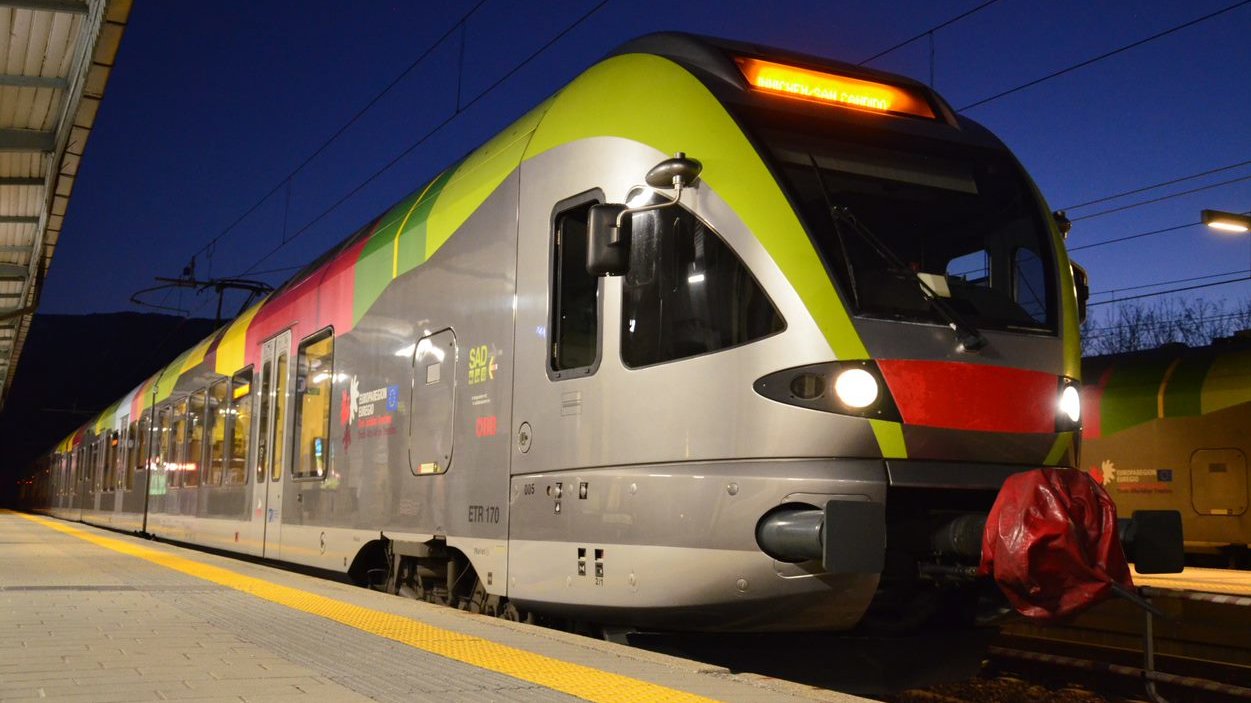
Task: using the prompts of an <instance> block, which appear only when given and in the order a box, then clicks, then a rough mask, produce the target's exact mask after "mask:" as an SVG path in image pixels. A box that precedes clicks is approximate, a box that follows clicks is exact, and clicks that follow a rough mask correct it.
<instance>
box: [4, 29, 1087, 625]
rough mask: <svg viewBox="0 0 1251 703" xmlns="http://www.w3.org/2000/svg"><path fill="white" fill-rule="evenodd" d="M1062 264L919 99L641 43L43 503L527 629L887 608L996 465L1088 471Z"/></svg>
mask: <svg viewBox="0 0 1251 703" xmlns="http://www.w3.org/2000/svg"><path fill="white" fill-rule="evenodd" d="M1075 275H1076V274H1075V270H1074V268H1073V267H1072V265H1071V263H1070V261H1069V259H1068V256H1067V254H1066V251H1065V247H1064V237H1063V234H1062V232H1061V230H1060V228H1059V226H1058V221H1057V218H1056V217H1055V216H1054V215H1053V213H1051V212H1050V211H1049V210H1048V208H1047V205H1046V203H1045V201H1044V200H1043V198H1042V196H1041V194H1040V193H1039V190H1038V188H1037V187H1036V186H1035V184H1034V183H1033V182H1032V181H1031V179H1030V178H1029V176H1028V175H1027V173H1026V172H1025V170H1024V168H1023V167H1022V166H1021V164H1020V163H1019V162H1018V160H1017V159H1016V158H1015V157H1014V156H1013V155H1012V153H1011V152H1010V151H1009V149H1008V148H1007V147H1006V146H1005V145H1004V144H1003V143H1002V142H1001V141H1000V140H999V139H998V138H996V137H995V136H994V135H993V134H991V132H990V131H988V130H987V129H986V128H984V127H982V126H981V125H979V124H977V123H976V122H974V121H972V120H970V119H968V118H967V117H964V116H961V115H958V114H956V113H955V111H954V110H952V109H951V107H950V106H949V105H948V103H947V102H945V101H944V100H943V99H942V98H941V97H940V96H939V95H938V94H937V93H936V92H934V91H933V90H932V89H931V88H930V87H928V86H926V85H924V84H922V83H919V82H917V81H914V80H911V79H908V78H904V77H901V76H897V75H892V74H889V73H884V72H879V71H875V70H871V69H867V68H863V67H860V66H854V65H850V64H846V63H840V62H835V61H831V60H828V59H823V58H816V57H812V56H806V55H802V54H797V53H794V52H789V51H784V50H778V49H770V48H764V47H760V46H756V45H751V44H745V43H738V42H732V41H725V40H720V39H714V38H708V37H699V36H693V35H686V34H672V33H665V34H658V35H649V36H646V37H642V38H639V39H635V40H633V41H631V42H629V43H627V44H625V45H623V46H622V47H620V48H619V49H617V50H616V51H614V52H612V53H610V54H609V55H608V56H607V57H606V58H604V59H603V60H601V61H599V62H598V63H596V64H594V65H593V66H592V67H590V68H589V69H587V70H585V71H584V72H583V73H581V74H580V75H578V76H577V77H576V78H575V79H573V80H572V81H571V82H570V83H569V84H567V85H566V86H565V87H563V88H562V89H560V90H559V91H558V92H556V93H555V94H554V95H553V96H551V97H550V98H549V99H547V100H546V101H544V102H542V103H541V104H540V105H538V106H537V107H536V108H534V109H533V110H532V111H530V112H529V113H527V114H525V115H524V116H522V117H521V118H519V119H518V120H517V121H516V122H515V123H513V124H512V125H511V126H509V127H508V128H506V129H504V130H503V131H502V132H500V133H499V134H498V135H497V136H495V137H493V138H492V139H491V140H489V141H487V142H486V143H485V144H483V145H482V146H481V147H479V148H477V149H476V150H474V151H472V152H471V153H470V154H469V155H468V156H466V157H465V158H463V159H462V160H460V161H458V162H457V163H455V164H453V165H452V166H450V167H448V168H447V169H445V170H444V171H442V172H441V173H439V174H438V175H437V176H436V177H434V178H433V179H432V180H431V181H430V182H428V183H425V184H424V185H422V186H421V187H420V188H417V189H416V190H415V191H414V192H413V193H412V194H411V195H410V196H409V197H407V198H405V199H404V200H402V201H401V202H399V203H398V204H397V205H395V206H394V207H392V208H390V209H389V210H388V211H386V212H385V213H384V214H382V215H381V216H380V217H378V218H376V219H374V220H373V221H371V222H369V223H368V224H367V225H366V226H364V227H363V228H361V229H360V230H359V231H357V232H355V233H353V234H351V235H350V236H348V237H347V238H346V239H345V240H343V242H342V243H341V244H340V245H338V246H336V247H334V248H333V249H332V250H330V251H328V252H327V253H325V254H324V255H323V256H321V257H320V258H319V259H317V260H316V261H314V262H313V263H311V264H310V265H309V266H308V267H307V268H306V269H304V270H302V271H301V272H300V273H298V274H297V275H295V276H294V277H293V278H292V279H291V280H290V281H288V282H287V283H286V284H284V285H283V286H282V287H280V288H279V289H278V290H276V291H275V292H274V293H272V294H271V295H269V296H268V297H266V298H265V299H264V300H262V301H260V302H258V303H257V304H255V305H254V306H252V307H251V308H250V309H248V310H247V311H246V312H244V313H243V314H242V315H240V316H239V317H238V318H237V319H235V320H234V321H233V322H230V323H229V324H227V325H225V326H224V327H223V328H222V329H220V330H219V331H218V332H216V333H214V334H213V335H211V336H210V337H209V338H207V339H205V340H203V341H202V342H200V343H199V344H198V345H196V346H195V347H193V348H191V349H188V350H186V351H185V352H184V353H183V354H181V355H180V356H179V357H177V358H176V359H174V360H173V361H172V362H171V363H170V364H168V365H167V366H165V367H164V368H163V369H161V370H160V371H159V372H157V373H155V374H154V375H153V376H152V377H151V378H149V379H148V380H147V381H146V382H144V383H143V384H141V385H140V386H139V387H137V388H135V389H134V390H133V391H132V392H131V393H129V394H127V395H126V396H125V397H122V398H120V399H118V401H117V402H116V403H115V404H114V405H113V406H112V407H110V408H108V409H107V410H105V411H104V412H103V413H101V414H100V415H99V416H98V417H96V418H95V419H93V420H92V421H90V422H88V423H86V424H85V425H84V426H82V427H81V428H79V429H78V430H77V431H76V432H74V433H73V434H72V435H71V436H69V437H67V438H65V440H64V441H62V442H61V443H60V444H59V445H57V446H56V447H55V449H54V450H53V451H51V452H50V453H49V454H48V456H47V457H46V459H45V460H44V467H43V469H42V470H41V471H40V472H38V473H37V474H36V476H35V477H34V478H33V479H32V482H31V486H30V490H29V495H31V496H32V497H33V500H34V501H35V502H37V503H39V507H40V509H42V510H44V511H46V512H48V513H50V514H52V515H54V516H58V517H62V518H66V519H71V520H81V521H83V522H87V523H91V524H94V525H100V526H104V527H109V528H114V529H118V530H127V531H135V532H141V533H144V534H148V535H152V536H155V537H157V538H161V539H167V540H171V541H177V542H182V543H189V544H193V545H199V546H203V547H206V548H212V549H217V550H225V551H229V552H234V553H239V554H245V555H252V556H254V557H260V558H264V559H269V560H275V561H279V562H286V563H291V564H297V565H302V566H305V567H310V568H315V569H320V570H324V571H330V572H336V573H339V574H344V575H346V577H347V578H351V579H352V580H353V581H355V582H356V583H359V584H361V585H365V586H369V587H373V588H378V589H383V590H387V591H390V592H395V593H400V594H404V595H407V596H410V597H414V598H419V599H423V600H427V601H432V602H438V603H446V604H452V605H457V606H459V607H464V608H469V609H471V610H475V611H477V612H483V613H488V614H494V615H498V616H500V617H505V618H510V619H517V620H527V619H531V618H533V617H535V616H540V617H546V618H560V619H564V620H566V621H570V622H591V623H600V624H604V625H606V626H612V627H622V628H631V627H632V628H660V629H684V630H704V631H766V630H814V629H820V630H845V629H849V628H853V627H856V626H857V625H858V624H861V623H862V622H864V621H867V620H868V619H870V618H878V619H880V620H881V621H883V622H889V621H890V619H891V618H892V617H898V616H900V614H903V613H912V612H918V609H920V610H924V608H923V607H921V605H919V604H933V603H940V602H943V599H944V598H945V596H943V595H942V594H938V595H936V593H938V592H940V591H941V592H942V593H951V592H958V593H966V592H969V590H970V589H974V588H975V587H974V586H972V585H969V583H965V581H966V580H967V581H968V582H970V583H971V582H973V581H975V579H973V578H972V576H971V572H972V571H973V567H975V566H976V564H977V563H978V558H979V555H980V539H981V532H980V530H981V523H979V522H978V521H977V517H978V516H981V518H983V519H984V518H985V515H986V514H987V512H988V510H989V509H990V507H991V505H992V503H993V501H994V500H995V497H996V495H997V492H998V491H999V489H1000V487H1001V486H1002V485H1003V483H1004V481H1005V479H1006V478H1007V477H1009V476H1011V475H1013V474H1016V473H1018V472H1021V471H1023V470H1027V469H1034V468H1037V467H1056V468H1058V469H1064V470H1077V448H1078V441H1079V428H1080V407H1079V406H1078V403H1077V399H1078V393H1079V389H1080V384H1079V382H1078V379H1079V377H1080V370H1081V369H1080V351H1079V350H1080V346H1079V339H1078V326H1079V315H1080V304H1081V302H1082V301H1081V300H1079V292H1078V288H1079V287H1078V285H1077V284H1076V283H1075ZM969 516H973V518H974V519H973V520H969V519H968V518H969ZM927 567H933V568H927ZM926 573H929V574H935V573H939V574H945V576H943V577H942V578H926V577H924V574H926ZM965 576H967V577H968V578H967V579H964V577H965ZM939 581H941V582H943V583H942V584H939V583H938V582H939ZM953 582H956V583H954V585H953ZM934 607H936V606H934ZM934 607H931V610H933V609H934Z"/></svg>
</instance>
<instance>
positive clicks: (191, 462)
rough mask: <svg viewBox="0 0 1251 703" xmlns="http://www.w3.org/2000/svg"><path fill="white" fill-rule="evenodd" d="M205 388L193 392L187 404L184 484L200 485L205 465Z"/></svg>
mask: <svg viewBox="0 0 1251 703" xmlns="http://www.w3.org/2000/svg"><path fill="white" fill-rule="evenodd" d="M204 396H205V391H204V389H200V390H198V391H196V392H195V393H192V394H191V398H190V399H189V402H188V404H187V456H186V458H185V459H184V460H183V472H182V475H183V485H185V486H198V485H199V484H200V472H201V471H202V470H203V468H204V465H203V461H204Z"/></svg>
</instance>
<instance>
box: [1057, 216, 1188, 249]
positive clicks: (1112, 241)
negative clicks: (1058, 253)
mask: <svg viewBox="0 0 1251 703" xmlns="http://www.w3.org/2000/svg"><path fill="white" fill-rule="evenodd" d="M1201 224H1203V223H1202V222H1187V223H1186V224H1183V225H1173V226H1172V227H1162V228H1160V229H1153V230H1149V231H1147V232H1138V233H1136V234H1127V235H1125V236H1123V237H1116V238H1114V239H1105V240H1103V241H1100V242H1091V243H1090V244H1083V245H1081V246H1080V247H1068V251H1069V252H1070V253H1072V252H1075V251H1082V250H1083V249H1094V248H1095V247H1103V246H1107V245H1109V244H1120V243H1121V242H1128V241H1130V240H1133V239H1142V238H1143V237H1152V236H1155V235H1157V234H1167V233H1168V232H1176V231H1177V230H1180V229H1186V228H1187V227H1197V226H1199V225H1201Z"/></svg>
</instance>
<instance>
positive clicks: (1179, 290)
mask: <svg viewBox="0 0 1251 703" xmlns="http://www.w3.org/2000/svg"><path fill="white" fill-rule="evenodd" d="M1242 281H1251V276H1241V277H1239V278H1233V279H1230V280H1228V281H1215V282H1212V283H1201V284H1198V285H1193V286H1184V287H1181V288H1170V289H1168V290H1161V291H1155V292H1153V293H1141V294H1139V295H1131V296H1127V297H1124V298H1116V299H1113V300H1100V301H1098V302H1094V303H1087V304H1086V307H1092V308H1093V307H1096V306H1099V305H1113V304H1115V303H1124V302H1126V301H1129V300H1141V299H1142V298H1154V297H1155V296H1157V295H1168V294H1169V293H1184V292H1186V291H1192V290H1200V289H1203V288H1213V287H1215V286H1225V285H1229V284H1230V283H1241V282H1242Z"/></svg>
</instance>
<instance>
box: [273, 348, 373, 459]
mask: <svg viewBox="0 0 1251 703" xmlns="http://www.w3.org/2000/svg"><path fill="white" fill-rule="evenodd" d="M333 384H334V330H332V329H324V330H322V331H320V332H318V333H317V334H314V335H312V336H311V337H308V338H307V339H305V340H304V341H302V342H300V346H299V349H298V351H297V353H296V373H295V407H294V409H293V412H294V413H295V422H294V423H293V427H294V430H293V432H294V437H293V441H292V452H291V456H292V459H294V461H295V463H294V465H293V466H292V468H291V478H293V479H320V478H325V476H326V459H327V456H326V454H327V451H328V448H329V444H330V401H331V399H332V398H333V397H334V393H333ZM397 390H398V389H397ZM396 397H397V398H398V393H397V395H396ZM388 400H390V391H389V390H388Z"/></svg>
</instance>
